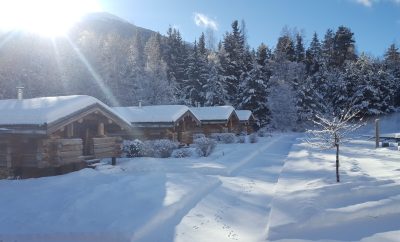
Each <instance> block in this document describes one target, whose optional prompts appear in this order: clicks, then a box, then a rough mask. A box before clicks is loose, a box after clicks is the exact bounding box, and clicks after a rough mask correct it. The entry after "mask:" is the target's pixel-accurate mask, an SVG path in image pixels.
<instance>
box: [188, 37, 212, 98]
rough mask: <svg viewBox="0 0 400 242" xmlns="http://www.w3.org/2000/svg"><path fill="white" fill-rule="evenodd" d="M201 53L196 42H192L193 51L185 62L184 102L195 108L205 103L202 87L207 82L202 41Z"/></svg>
mask: <svg viewBox="0 0 400 242" xmlns="http://www.w3.org/2000/svg"><path fill="white" fill-rule="evenodd" d="M201 42H202V43H201V48H200V49H201V51H202V52H203V54H202V53H200V50H199V48H198V45H197V42H196V41H195V42H194V46H193V50H192V52H191V54H190V56H189V58H188V62H187V65H188V67H187V71H186V72H187V73H186V76H187V77H188V79H187V80H185V81H184V84H185V87H184V90H185V94H186V96H185V100H186V101H187V103H188V104H190V105H192V106H196V105H197V104H201V105H203V104H204V103H205V94H204V90H203V87H204V85H205V84H206V82H207V78H208V71H207V62H206V59H205V58H206V56H205V55H206V53H205V52H206V50H205V46H204V44H205V43H204V41H201Z"/></svg>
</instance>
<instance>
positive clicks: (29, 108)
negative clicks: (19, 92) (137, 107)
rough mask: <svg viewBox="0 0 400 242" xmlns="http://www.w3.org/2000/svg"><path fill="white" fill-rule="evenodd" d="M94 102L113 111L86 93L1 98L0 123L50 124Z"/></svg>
mask: <svg viewBox="0 0 400 242" xmlns="http://www.w3.org/2000/svg"><path fill="white" fill-rule="evenodd" d="M93 104H99V105H101V106H102V107H103V108H105V109H106V110H108V111H110V112H112V113H113V111H112V110H111V109H110V108H109V107H108V106H107V105H105V104H104V103H102V102H101V101H99V100H98V99H96V98H94V97H91V96H86V95H72V96H58V97H39V98H32V99H23V100H17V99H8V100H0V112H1V115H0V125H44V124H50V123H52V122H55V121H57V120H59V119H61V118H63V117H66V116H68V115H71V114H73V113H75V112H78V111H79V110H82V109H84V108H87V107H89V106H91V105H93ZM116 115H117V114H116ZM117 116H118V115H117ZM120 118H121V119H122V120H124V119H123V117H120ZM126 122H127V123H128V124H129V122H128V121H126Z"/></svg>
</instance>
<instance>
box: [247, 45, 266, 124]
mask: <svg viewBox="0 0 400 242" xmlns="http://www.w3.org/2000/svg"><path fill="white" fill-rule="evenodd" d="M266 64H267V47H266V46H265V45H264V44H261V45H260V46H259V47H258V49H257V54H256V59H255V61H254V62H253V67H252V69H251V71H250V72H249V74H248V75H247V77H246V79H244V86H243V90H242V92H241V93H242V100H241V103H240V105H239V106H240V108H242V109H247V110H251V111H252V112H253V114H254V116H255V117H256V118H257V120H258V122H259V126H265V125H266V124H267V123H269V121H270V120H269V118H270V111H269V108H268V105H267V88H268V81H269V73H268V72H266V67H265V66H266Z"/></svg>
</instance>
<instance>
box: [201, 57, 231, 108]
mask: <svg viewBox="0 0 400 242" xmlns="http://www.w3.org/2000/svg"><path fill="white" fill-rule="evenodd" d="M220 68H221V67H220V64H219V58H217V56H216V54H215V53H211V54H210V55H209V56H208V77H207V82H206V84H205V85H204V87H203V90H204V93H205V103H204V106H217V105H224V104H226V101H225V100H226V91H225V86H224V82H223V81H222V78H221V77H220V76H219V74H218V73H219V71H218V70H219V69H220Z"/></svg>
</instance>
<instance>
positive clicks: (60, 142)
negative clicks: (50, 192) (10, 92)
mask: <svg viewBox="0 0 400 242" xmlns="http://www.w3.org/2000/svg"><path fill="white" fill-rule="evenodd" d="M0 113H1V116H0V177H3V178H4V177H7V176H14V177H16V176H19V177H21V178H27V177H40V176H48V175H57V174H64V173H67V172H70V171H74V170H79V169H81V168H84V167H86V162H85V160H92V159H101V158H107V157H117V156H119V155H120V154H119V153H120V142H121V139H120V138H119V137H117V136H116V135H114V134H119V133H121V130H129V128H130V124H129V122H128V121H126V120H125V119H124V118H123V117H121V116H119V115H118V114H116V113H114V112H113V111H112V110H111V109H110V108H109V107H108V106H107V105H105V104H104V103H102V102H101V101H99V100H97V99H96V98H93V97H90V96H83V95H76V96H59V97H41V98H32V99H9V100H0Z"/></svg>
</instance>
